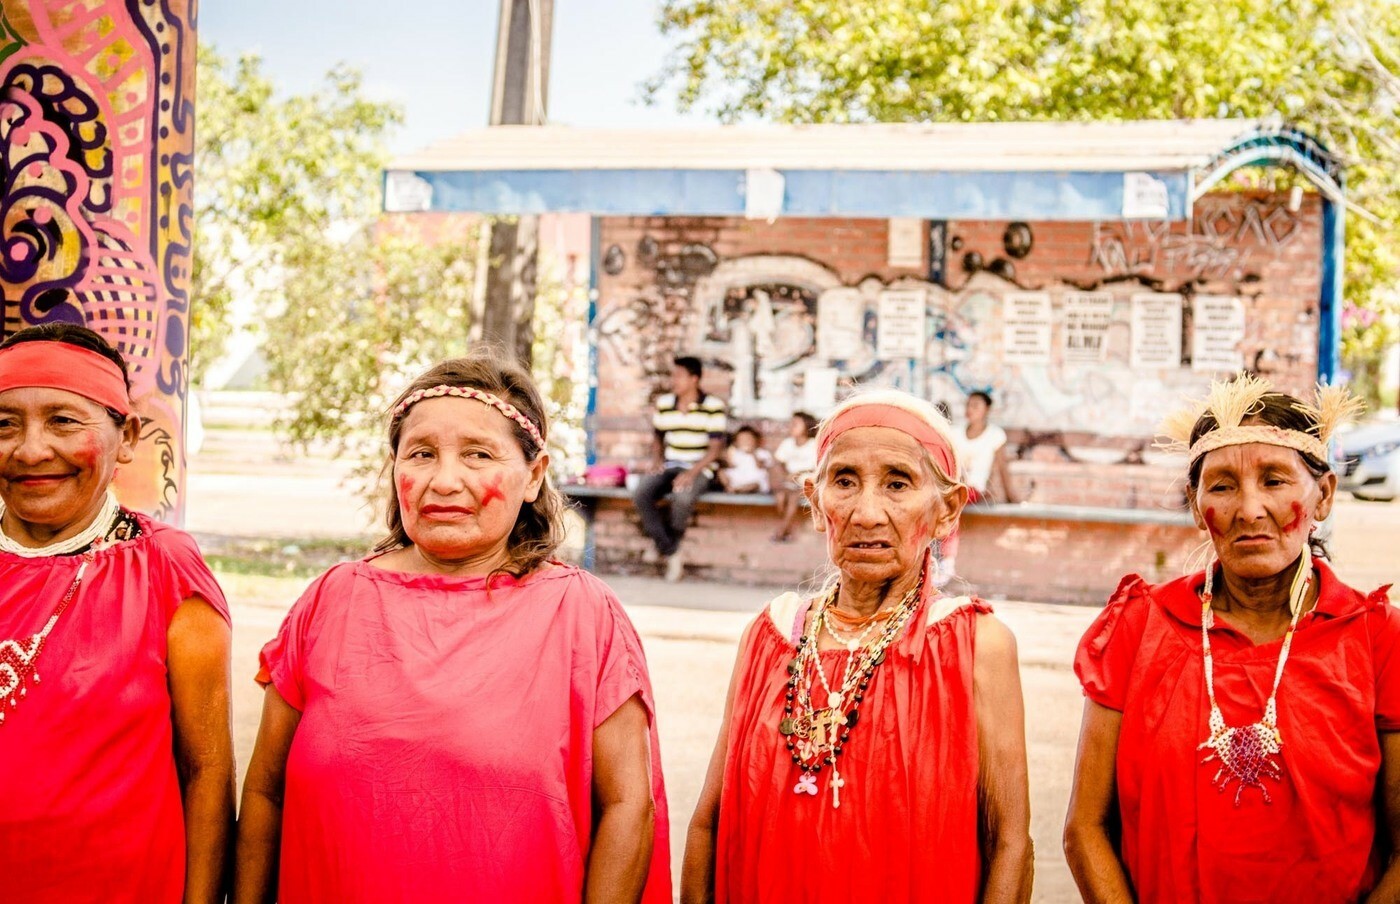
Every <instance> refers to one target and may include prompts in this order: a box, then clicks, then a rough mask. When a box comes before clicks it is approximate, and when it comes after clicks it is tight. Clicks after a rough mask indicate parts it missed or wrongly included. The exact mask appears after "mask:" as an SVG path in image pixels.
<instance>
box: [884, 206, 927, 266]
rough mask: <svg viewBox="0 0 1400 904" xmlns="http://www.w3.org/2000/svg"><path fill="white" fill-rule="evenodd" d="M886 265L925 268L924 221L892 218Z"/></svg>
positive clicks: (911, 218) (909, 218)
mask: <svg viewBox="0 0 1400 904" xmlns="http://www.w3.org/2000/svg"><path fill="white" fill-rule="evenodd" d="M885 263H887V264H889V265H890V266H891V267H923V265H924V221H923V220H920V219H918V218H917V217H892V218H891V219H890V221H889V242H888V247H887V248H886V253H885Z"/></svg>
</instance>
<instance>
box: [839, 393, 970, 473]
mask: <svg viewBox="0 0 1400 904" xmlns="http://www.w3.org/2000/svg"><path fill="white" fill-rule="evenodd" d="M857 427H889V428H890V429H892V430H898V431H899V432H900V433H905V434H908V435H909V436H911V437H913V439H914V441H915V442H917V443H918V444H919V445H921V446H923V447H924V448H925V449H926V450H928V454H929V456H930V457H932V458H933V463H934V464H935V465H936V466H937V467H938V468H939V469H940V470H942V471H943V476H944V477H947V478H949V479H950V480H957V479H958V459H957V456H955V455H954V454H953V447H952V446H950V445H949V444H948V440H947V439H945V438H944V436H943V434H941V433H939V432H938V431H937V430H935V429H933V427H931V426H929V423H928V421H926V420H924V419H923V418H921V417H919V416H918V415H917V414H915V413H913V412H912V411H908V410H906V409H904V408H900V407H899V406H898V405H882V404H879V403H871V404H868V405H856V406H853V407H851V408H847V409H846V410H845V411H843V412H841V413H840V414H838V415H836V417H835V418H833V419H832V421H831V423H830V424H828V425H827V426H826V429H825V430H823V431H822V435H821V438H820V439H819V440H818V441H817V458H819V459H820V458H822V457H823V456H825V455H826V450H827V449H829V448H830V447H831V443H832V441H833V440H835V439H836V437H838V436H840V435H841V434H843V433H845V432H846V431H847V430H854V429H855V428H857Z"/></svg>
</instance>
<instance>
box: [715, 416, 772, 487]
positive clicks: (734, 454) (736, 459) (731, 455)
mask: <svg viewBox="0 0 1400 904" xmlns="http://www.w3.org/2000/svg"><path fill="white" fill-rule="evenodd" d="M725 458H726V461H727V464H728V466H727V467H725V468H724V469H723V470H721V471H720V472H719V482H720V483H721V484H723V485H724V489H725V491H726V492H729V493H766V492H768V469H769V468H771V467H772V466H773V456H771V455H769V454H768V450H767V449H765V448H763V440H762V439H761V438H760V437H759V435H758V431H757V430H755V429H754V428H752V427H750V426H747V425H745V426H743V427H740V428H739V429H738V430H735V431H734V436H733V438H732V439H731V440H730V442H729V449H728V450H727V451H726V452H725Z"/></svg>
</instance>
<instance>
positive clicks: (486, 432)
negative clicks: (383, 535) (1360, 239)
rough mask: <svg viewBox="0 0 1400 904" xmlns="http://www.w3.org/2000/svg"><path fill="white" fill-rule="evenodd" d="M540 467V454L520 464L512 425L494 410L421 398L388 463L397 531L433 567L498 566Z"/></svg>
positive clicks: (535, 491)
mask: <svg viewBox="0 0 1400 904" xmlns="http://www.w3.org/2000/svg"><path fill="white" fill-rule="evenodd" d="M547 463H548V459H547V457H546V456H543V455H542V456H539V458H537V459H536V460H535V461H533V462H527V461H526V460H525V454H524V452H523V451H522V450H521V448H520V444H519V442H517V441H516V438H515V433H514V430H513V429H512V426H511V422H510V421H509V420H507V419H506V418H505V417H503V416H502V415H501V413H500V412H498V411H497V410H496V409H494V408H492V407H490V406H488V405H483V404H481V403H480V402H477V401H475V400H473V399H461V398H452V397H443V398H436V399H425V400H423V401H421V402H419V403H418V404H416V405H414V406H413V407H412V408H410V409H409V411H408V414H407V415H406V416H405V417H404V422H403V426H402V429H401V431H400V433H399V448H398V453H397V454H396V455H395V457H394V488H395V490H396V492H397V494H398V500H399V515H400V517H401V518H402V519H403V526H404V531H405V533H407V534H408V538H409V539H410V540H412V541H413V543H414V545H415V546H417V547H418V548H419V549H420V550H422V551H423V552H425V553H427V554H429V555H431V556H432V557H434V558H436V559H439V560H443V561H451V562H459V561H465V560H470V559H481V560H490V559H493V558H500V559H501V560H502V561H504V558H505V553H506V549H507V545H508V540H509V538H510V532H511V529H512V528H514V527H515V520H516V518H517V516H519V514H520V507H521V506H522V505H523V504H525V503H527V502H534V501H535V499H536V497H537V496H538V495H539V491H540V484H541V483H542V482H543V480H544V472H545V467H546V465H547ZM493 567H494V566H493Z"/></svg>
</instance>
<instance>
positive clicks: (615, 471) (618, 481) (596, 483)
mask: <svg viewBox="0 0 1400 904" xmlns="http://www.w3.org/2000/svg"><path fill="white" fill-rule="evenodd" d="M583 483H584V485H585V486H590V487H620V486H623V485H625V484H626V483H627V469H626V468H624V467H623V466H622V465H589V466H588V468H587V469H586V470H585V471H584V472H583Z"/></svg>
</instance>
